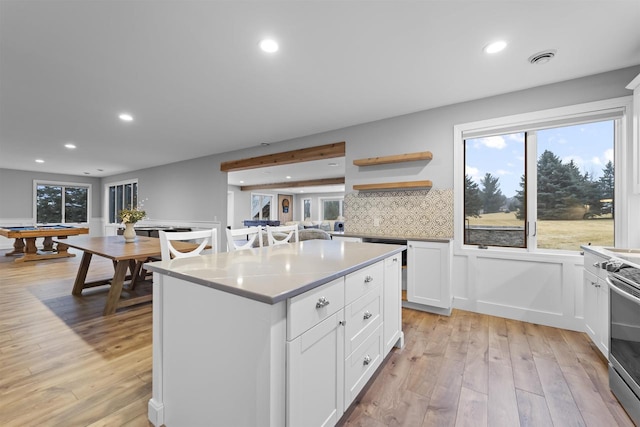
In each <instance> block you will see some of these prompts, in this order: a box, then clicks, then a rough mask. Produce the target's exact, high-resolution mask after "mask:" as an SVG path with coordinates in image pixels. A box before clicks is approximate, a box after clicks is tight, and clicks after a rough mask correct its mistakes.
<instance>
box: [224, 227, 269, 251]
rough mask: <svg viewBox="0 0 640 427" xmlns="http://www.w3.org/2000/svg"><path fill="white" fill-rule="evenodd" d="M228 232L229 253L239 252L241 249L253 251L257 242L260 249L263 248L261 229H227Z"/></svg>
mask: <svg viewBox="0 0 640 427" xmlns="http://www.w3.org/2000/svg"><path fill="white" fill-rule="evenodd" d="M226 232H227V250H228V251H229V252H233V251H239V250H241V249H251V248H253V247H255V242H256V240H257V241H258V247H260V248H261V247H262V228H261V227H247V228H238V229H235V230H232V229H229V228H227V229H226ZM245 241H246V242H245ZM240 242H243V243H240Z"/></svg>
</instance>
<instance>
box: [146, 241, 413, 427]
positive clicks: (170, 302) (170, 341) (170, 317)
mask: <svg viewBox="0 0 640 427" xmlns="http://www.w3.org/2000/svg"><path fill="white" fill-rule="evenodd" d="M403 250H405V246H403V245H387V244H373V243H354V242H338V241H329V240H309V241H304V242H299V243H293V244H286V245H279V246H272V247H264V248H256V249H249V250H244V251H236V252H227V253H218V254H211V255H203V256H200V257H195V258H184V259H176V260H172V261H163V262H157V263H150V264H148V266H147V269H148V270H151V271H153V272H154V295H153V299H154V304H153V391H152V398H151V400H150V401H149V420H150V421H151V422H152V423H153V424H154V425H156V426H159V425H162V424H164V425H166V426H168V427H172V426H183V425H189V426H198V425H203V426H204V425H233V426H314V425H334V424H335V423H337V422H338V420H339V419H340V417H341V416H342V415H343V413H344V411H345V410H346V409H347V408H348V407H349V405H351V403H352V402H353V400H354V399H355V397H356V396H357V395H358V393H359V392H360V391H361V390H362V388H363V387H364V386H365V384H366V383H367V382H368V381H369V379H370V378H371V376H372V375H373V374H374V372H375V371H376V370H377V369H378V368H379V367H380V365H381V364H382V361H383V359H384V357H385V356H386V355H387V354H388V352H389V351H390V350H391V348H392V347H393V346H394V345H395V346H402V344H403V334H402V330H401V325H402V323H401V308H400V305H401V301H400V286H401V252H402V251H403Z"/></svg>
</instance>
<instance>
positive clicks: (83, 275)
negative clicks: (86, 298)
mask: <svg viewBox="0 0 640 427" xmlns="http://www.w3.org/2000/svg"><path fill="white" fill-rule="evenodd" d="M92 255H93V254H91V253H89V252H83V254H82V260H81V261H80V267H78V274H76V281H75V282H73V290H72V291H71V294H72V295H81V294H82V290H83V289H84V284H85V282H86V281H87V272H88V271H89V264H91V256H92Z"/></svg>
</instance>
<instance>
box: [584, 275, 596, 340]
mask: <svg viewBox="0 0 640 427" xmlns="http://www.w3.org/2000/svg"><path fill="white" fill-rule="evenodd" d="M583 274H584V279H583V294H584V329H585V332H586V333H587V335H589V337H590V338H591V340H592V341H593V342H594V343H595V344H598V329H599V328H598V326H597V325H598V317H599V316H598V288H597V286H598V277H597V276H596V275H595V274H593V273H591V272H589V271H587V270H584V272H583Z"/></svg>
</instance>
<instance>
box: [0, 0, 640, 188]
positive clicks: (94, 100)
mask: <svg viewBox="0 0 640 427" xmlns="http://www.w3.org/2000/svg"><path fill="white" fill-rule="evenodd" d="M638 22H640V2H639V1H638V0H621V1H618V0H600V1H580V2H578V1H575V0H555V1H544V0H530V1H491V0H475V1H463V0H448V1H427V0H424V1H402V0H393V1H322V0H321V1H313V0H304V1H266V0H263V1H254V2H251V1H182V0H176V1H172V0H167V1H154V2H151V1H126V0H121V1H104V0H102V1H101V0H96V1H76V0H66V1H62V0H49V1H24V0H17V1H16V0H0V168H9V169H20V170H31V171H43V172H56V173H65V174H72V175H91V176H98V177H101V176H109V175H113V174H117V173H122V172H127V171H131V170H137V169H142V168H147V167H152V166H157V165H161V164H166V163H171V162H176V161H180V160H186V159H189V158H196V157H201V156H205V155H210V154H215V153H221V152H227V151H232V150H238V149H243V148H250V147H255V149H256V153H255V155H261V154H265V150H264V149H261V148H260V146H261V144H263V143H273V142H277V141H282V140H287V139H291V138H295V137H300V136H305V135H310V134H314V133H318V132H323V131H327V130H332V129H338V128H341V127H345V126H349V125H354V124H359V123H365V122H369V121H374V120H379V119H382V118H386V117H392V116H397V115H402V114H407V113H411V112H415V111H420V110H425V109H430V108H434V107H438V106H443V105H449V104H453V103H458V102H463V101H468V100H473V99H478V98H483V97H488V96H492V95H497V94H501V93H507V92H512V91H515V90H521V89H525V88H529V87H534V86H539V85H544V84H549V83H554V82H558V81H563V80H568V79H573V78H577V77H581V76H585V75H591V74H597V73H601V72H605V71H609V70H614V69H619V68H624V67H628V66H632V65H637V64H640V25H638ZM265 37H271V38H274V39H276V40H277V41H278V42H279V44H280V50H279V51H278V52H277V53H274V54H267V53H265V52H262V51H261V50H260V49H259V48H258V42H259V41H260V40H261V39H263V38H265ZM496 39H504V40H506V41H507V42H508V46H507V48H506V49H505V50H504V51H502V52H500V53H498V54H495V55H492V56H489V55H487V54H485V53H484V52H483V51H482V49H483V47H484V46H485V45H486V44H487V43H489V42H491V41H494V40H496ZM546 49H556V50H557V55H556V57H555V58H554V59H553V60H552V61H551V62H549V63H547V64H544V65H531V64H529V62H528V60H527V58H528V57H529V56H531V55H532V54H534V53H536V52H540V51H543V50H546ZM124 111H126V112H128V113H130V114H132V115H133V117H134V120H133V121H132V122H128V123H125V122H122V121H120V120H119V119H118V114H119V113H121V112H124ZM69 142H72V143H73V144H75V145H76V147H77V148H75V149H73V150H69V149H66V148H64V144H65V143H69ZM330 142H335V141H326V143H330ZM35 159H41V160H44V163H35ZM295 179H296V180H297V179H298V178H297V177H296V178H295Z"/></svg>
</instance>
